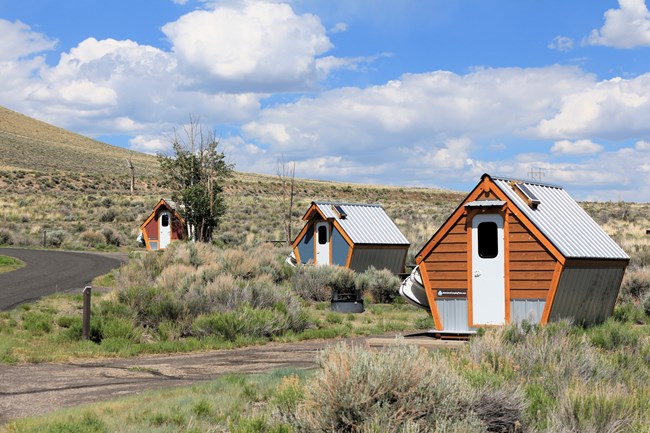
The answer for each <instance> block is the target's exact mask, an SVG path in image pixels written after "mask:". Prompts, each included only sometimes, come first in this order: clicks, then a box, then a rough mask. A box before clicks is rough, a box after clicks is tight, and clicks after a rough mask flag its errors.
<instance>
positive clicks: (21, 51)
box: [0, 19, 57, 62]
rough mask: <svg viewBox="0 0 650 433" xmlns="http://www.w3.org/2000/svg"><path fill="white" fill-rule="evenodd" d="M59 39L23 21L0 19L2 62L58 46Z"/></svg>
mask: <svg viewBox="0 0 650 433" xmlns="http://www.w3.org/2000/svg"><path fill="white" fill-rule="evenodd" d="M56 44H57V41H56V40H55V39H50V38H48V37H47V36H45V35H43V34H42V33H38V32H34V31H32V29H31V27H30V26H28V25H27V24H24V23H22V22H21V21H15V22H13V23H12V22H11V21H7V20H3V19H0V62H4V61H7V60H18V59H24V58H26V57H29V56H32V55H34V54H37V53H41V52H43V51H47V50H51V49H53V48H55V47H56Z"/></svg>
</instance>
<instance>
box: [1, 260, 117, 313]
mask: <svg viewBox="0 0 650 433" xmlns="http://www.w3.org/2000/svg"><path fill="white" fill-rule="evenodd" d="M0 255H2V256H10V257H15V258H17V259H20V260H22V261H24V262H25V263H26V264H27V266H25V267H23V268H21V269H18V270H16V271H12V272H7V273H2V274H0V310H8V309H11V308H13V307H15V306H16V305H19V304H22V303H24V302H29V301H33V300H36V299H39V298H41V297H43V296H45V295H49V294H52V293H56V292H70V291H74V290H80V289H83V288H84V287H85V286H87V285H88V284H89V283H90V281H92V279H93V278H95V277H96V276H98V275H103V274H105V273H107V272H109V271H110V270H111V269H114V268H117V267H118V266H120V264H121V263H122V262H123V261H124V256H123V255H119V254H97V253H81V252H69V251H43V250H23V249H17V248H0Z"/></svg>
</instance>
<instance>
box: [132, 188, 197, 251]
mask: <svg viewBox="0 0 650 433" xmlns="http://www.w3.org/2000/svg"><path fill="white" fill-rule="evenodd" d="M185 227H186V225H185V220H184V219H183V217H182V216H181V215H180V214H179V213H178V212H177V211H176V205H175V203H174V202H172V201H168V200H164V199H161V200H160V201H159V202H158V204H156V206H155V207H154V209H153V212H151V215H149V217H147V219H146V221H145V222H144V223H142V225H141V226H140V236H141V237H142V241H143V243H144V245H145V247H146V248H147V250H149V251H157V250H164V249H165V248H167V245H169V244H170V243H171V242H172V241H176V240H183V239H186V238H187V231H186V230H185Z"/></svg>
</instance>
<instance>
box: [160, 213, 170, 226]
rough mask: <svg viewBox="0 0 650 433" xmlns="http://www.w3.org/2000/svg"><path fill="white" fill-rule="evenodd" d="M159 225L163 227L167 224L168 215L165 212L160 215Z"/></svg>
mask: <svg viewBox="0 0 650 433" xmlns="http://www.w3.org/2000/svg"><path fill="white" fill-rule="evenodd" d="M160 225H161V226H163V227H167V226H169V215H167V214H166V213H164V214H162V216H161V217H160Z"/></svg>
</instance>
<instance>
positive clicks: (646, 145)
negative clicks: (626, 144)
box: [634, 140, 650, 152]
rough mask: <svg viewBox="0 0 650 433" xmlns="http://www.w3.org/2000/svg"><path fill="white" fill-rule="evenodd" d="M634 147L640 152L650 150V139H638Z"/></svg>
mask: <svg viewBox="0 0 650 433" xmlns="http://www.w3.org/2000/svg"><path fill="white" fill-rule="evenodd" d="M634 148H635V149H636V150H638V151H639V152H648V151H650V141H645V140H640V141H637V142H636V143H635V145H634Z"/></svg>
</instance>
